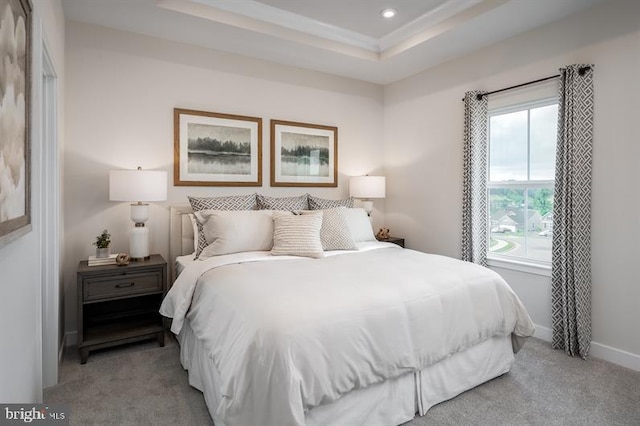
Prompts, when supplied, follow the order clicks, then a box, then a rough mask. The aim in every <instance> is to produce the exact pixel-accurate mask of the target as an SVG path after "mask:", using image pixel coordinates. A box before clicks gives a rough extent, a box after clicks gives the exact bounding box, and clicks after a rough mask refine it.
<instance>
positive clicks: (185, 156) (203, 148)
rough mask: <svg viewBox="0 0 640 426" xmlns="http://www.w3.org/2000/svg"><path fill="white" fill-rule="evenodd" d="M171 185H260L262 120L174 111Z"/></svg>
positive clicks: (213, 113)
mask: <svg viewBox="0 0 640 426" xmlns="http://www.w3.org/2000/svg"><path fill="white" fill-rule="evenodd" d="M173 118H174V125H173V127H174V167H173V184H174V185H175V186H262V118H260V117H248V116H243V115H232V114H222V113H217V112H207V111H196V110H190V109H182V108H174V112H173Z"/></svg>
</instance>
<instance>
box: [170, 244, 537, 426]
mask: <svg viewBox="0 0 640 426" xmlns="http://www.w3.org/2000/svg"><path fill="white" fill-rule="evenodd" d="M370 248H380V249H376V250H361V251H360V252H356V253H349V254H342V255H336V256H330V257H326V258H324V259H306V258H293V257H288V258H280V257H274V256H270V255H269V254H268V252H253V253H243V254H239V255H230V256H220V257H217V258H212V259H208V260H206V261H203V262H194V264H193V265H190V266H189V267H188V268H187V269H185V271H184V272H183V273H182V274H181V275H180V277H179V278H178V279H177V280H176V282H175V283H174V285H173V287H172V289H171V291H170V292H169V293H168V295H167V297H166V298H165V300H164V302H163V304H162V307H161V310H160V312H161V313H162V314H163V315H165V316H168V317H172V318H173V323H172V327H171V330H172V331H173V332H174V333H176V334H177V333H179V332H180V329H181V328H182V324H183V322H184V320H185V317H186V318H187V319H188V320H189V321H190V325H191V327H192V329H193V331H194V333H195V335H196V337H197V338H198V339H200V340H202V342H203V343H204V346H205V348H206V351H207V353H208V354H209V356H210V357H211V359H212V360H213V363H214V365H215V366H216V368H217V370H218V371H219V372H220V376H221V382H222V383H220V385H221V388H222V395H223V398H222V402H221V404H220V406H219V407H217V411H216V413H217V417H218V418H219V419H220V420H222V421H223V422H224V423H225V424H227V425H273V426H275V425H303V424H304V413H305V411H306V410H309V409H311V408H313V407H315V406H318V405H322V404H328V403H331V402H333V401H335V400H336V399H338V398H340V396H341V395H343V394H345V393H348V392H349V391H352V390H354V389H359V388H363V387H366V386H369V385H371V384H373V383H377V382H380V381H383V380H385V379H388V378H393V377H398V376H401V375H403V374H406V373H409V372H414V371H417V370H420V369H423V368H425V367H427V366H429V365H431V364H433V363H435V362H438V361H440V360H442V359H444V358H446V357H448V356H450V355H451V354H454V353H456V352H458V351H461V350H464V349H466V348H469V347H471V346H473V345H475V344H477V343H479V342H481V341H483V340H485V339H488V338H490V337H492V336H496V335H508V334H510V333H513V334H515V335H517V336H523V337H526V336H530V335H532V334H533V331H534V327H533V323H532V322H531V319H530V318H529V315H528V314H527V312H526V310H525V308H524V307H523V305H522V303H521V302H520V300H519V299H518V297H517V296H516V295H515V294H514V293H513V291H512V290H511V289H510V287H509V286H508V285H507V284H506V283H505V282H504V280H503V279H502V278H501V277H500V276H499V275H498V274H496V273H494V272H492V271H491V270H489V269H486V268H483V267H480V266H478V265H474V264H472V263H467V262H462V261H460V260H456V259H452V258H448V257H443V256H436V255H429V254H424V253H419V252H416V251H412V250H404V249H400V248H399V247H397V246H389V245H374V247H370Z"/></svg>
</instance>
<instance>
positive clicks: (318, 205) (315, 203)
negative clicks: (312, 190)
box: [309, 195, 353, 210]
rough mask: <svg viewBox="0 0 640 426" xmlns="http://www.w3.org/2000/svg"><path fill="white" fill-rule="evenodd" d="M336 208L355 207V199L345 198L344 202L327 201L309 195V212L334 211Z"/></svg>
mask: <svg viewBox="0 0 640 426" xmlns="http://www.w3.org/2000/svg"><path fill="white" fill-rule="evenodd" d="M336 207H347V208H352V207H353V197H349V198H345V199H343V200H327V199H325V198H319V197H314V196H313V195H309V210H325V209H333V208H336Z"/></svg>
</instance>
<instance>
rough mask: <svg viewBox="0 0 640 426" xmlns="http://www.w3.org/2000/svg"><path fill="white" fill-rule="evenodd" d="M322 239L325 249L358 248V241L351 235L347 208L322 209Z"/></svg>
mask: <svg viewBox="0 0 640 426" xmlns="http://www.w3.org/2000/svg"><path fill="white" fill-rule="evenodd" d="M318 211H319V210H305V211H300V212H298V213H299V214H303V215H308V214H315V213H317V212H318ZM320 241H321V242H322V248H323V249H324V250H325V251H330V250H356V243H355V242H354V241H353V237H352V236H351V230H350V229H349V223H348V222H347V208H346V207H337V208H335V209H325V210H322V228H320Z"/></svg>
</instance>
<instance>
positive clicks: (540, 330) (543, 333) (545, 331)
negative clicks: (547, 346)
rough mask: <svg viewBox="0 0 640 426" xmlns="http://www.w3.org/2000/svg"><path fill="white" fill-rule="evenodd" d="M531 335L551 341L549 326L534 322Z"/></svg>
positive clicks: (551, 333) (551, 334)
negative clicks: (534, 327) (534, 328)
mask: <svg viewBox="0 0 640 426" xmlns="http://www.w3.org/2000/svg"><path fill="white" fill-rule="evenodd" d="M533 337H537V338H538V339H541V340H544V341H545V342H551V338H552V337H553V332H552V331H551V329H550V328H547V327H543V326H541V325H538V324H536V331H534V332H533Z"/></svg>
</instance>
